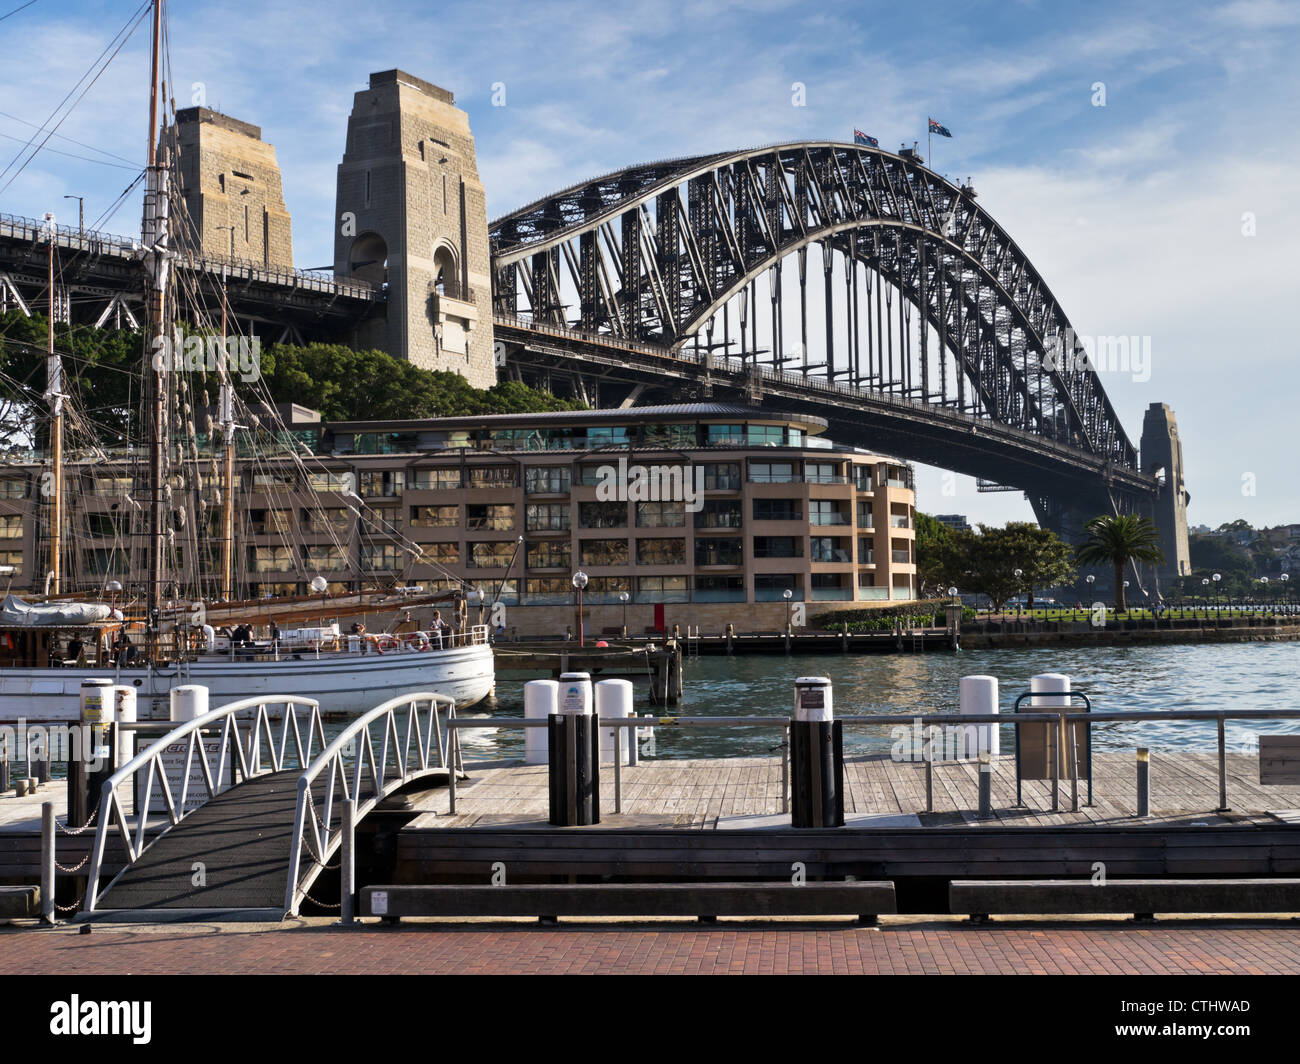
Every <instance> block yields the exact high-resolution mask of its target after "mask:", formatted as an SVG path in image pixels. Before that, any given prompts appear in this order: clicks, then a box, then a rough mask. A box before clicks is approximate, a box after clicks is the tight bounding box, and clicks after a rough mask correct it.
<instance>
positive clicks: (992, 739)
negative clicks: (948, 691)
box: [957, 676, 1000, 758]
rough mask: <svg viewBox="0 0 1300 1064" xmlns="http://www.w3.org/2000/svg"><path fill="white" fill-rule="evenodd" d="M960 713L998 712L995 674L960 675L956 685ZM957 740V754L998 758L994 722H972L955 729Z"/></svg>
mask: <svg viewBox="0 0 1300 1064" xmlns="http://www.w3.org/2000/svg"><path fill="white" fill-rule="evenodd" d="M957 690H958V709H957V711H958V712H959V713H972V714H975V713H977V714H980V715H981V716H982V715H984V714H988V713H996V712H997V711H998V679H997V677H996V676H963V677H962V678H961V679H960V680H959V681H958V684H957ZM957 731H958V733H959V735H960V741H959V743H958V747H957V756H958V757H968V758H977V757H979V756H980V755H981V754H989V755H991V756H993V757H997V755H998V752H999V748H1000V743H999V736H998V731H999V728H998V726H997V725H996V724H971V725H967V726H965V727H962V728H958V729H957Z"/></svg>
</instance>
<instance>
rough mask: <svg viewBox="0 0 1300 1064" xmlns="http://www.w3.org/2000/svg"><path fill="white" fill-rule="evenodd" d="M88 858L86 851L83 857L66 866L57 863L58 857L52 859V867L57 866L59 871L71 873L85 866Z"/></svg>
mask: <svg viewBox="0 0 1300 1064" xmlns="http://www.w3.org/2000/svg"><path fill="white" fill-rule="evenodd" d="M89 860H90V854H89V853H87V854H86V856H85V857H83V858H82V859H81V860H80V861H78V862H77V863H76V864H74V865H73V866H72V867H71V868H69V867H67V865H61V864H59V862H58V859H57V858H56V859H55V861H54V867H55V868H57V869H58V870H59V871H60V872H66V873H67V874H68V875H72V874H73V873H74V872H80V871H81V870H82V869H83V868H85V867H86V862H87V861H89Z"/></svg>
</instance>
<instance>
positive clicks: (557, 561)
mask: <svg viewBox="0 0 1300 1064" xmlns="http://www.w3.org/2000/svg"><path fill="white" fill-rule="evenodd" d="M572 557H573V550H572V547H571V545H570V544H569V542H568V541H567V540H557V539H544V540H541V541H540V542H537V543H529V544H528V548H527V552H526V555H525V558H526V560H525V565H526V566H527V568H529V569H567V568H569V566H570V565H571V564H572V561H571V559H572Z"/></svg>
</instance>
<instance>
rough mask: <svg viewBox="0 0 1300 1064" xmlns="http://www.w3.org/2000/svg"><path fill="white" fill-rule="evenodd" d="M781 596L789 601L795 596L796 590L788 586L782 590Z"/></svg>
mask: <svg viewBox="0 0 1300 1064" xmlns="http://www.w3.org/2000/svg"><path fill="white" fill-rule="evenodd" d="M781 597H782V598H783V599H785V600H786V601H787V602H789V601H790V600H791V599H792V598H794V592H793V591H791V590H790V589H789V588H788V587H787V588H786V589H785V590H784V591H782V592H781Z"/></svg>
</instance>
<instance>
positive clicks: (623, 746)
mask: <svg viewBox="0 0 1300 1064" xmlns="http://www.w3.org/2000/svg"><path fill="white" fill-rule="evenodd" d="M595 696H596V705H595V709H596V717H597V719H598V720H600V721H602V722H603V721H606V720H623V719H625V718H627V717H630V716H632V698H633V690H632V681H631V680H601V681H600V682H599V683H597V684H596V689H595ZM631 741H632V729H631V728H619V727H613V728H602V729H601V733H600V763H601V764H602V765H608V764H611V763H614V762H617V761H619V760H624V761H626V760H627V748H628V744H629V743H630V742H631Z"/></svg>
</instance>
